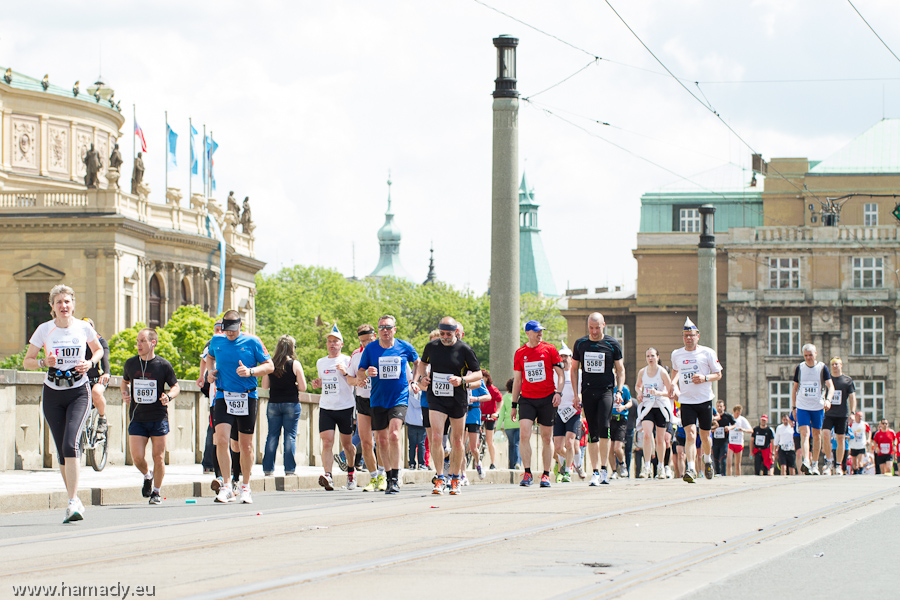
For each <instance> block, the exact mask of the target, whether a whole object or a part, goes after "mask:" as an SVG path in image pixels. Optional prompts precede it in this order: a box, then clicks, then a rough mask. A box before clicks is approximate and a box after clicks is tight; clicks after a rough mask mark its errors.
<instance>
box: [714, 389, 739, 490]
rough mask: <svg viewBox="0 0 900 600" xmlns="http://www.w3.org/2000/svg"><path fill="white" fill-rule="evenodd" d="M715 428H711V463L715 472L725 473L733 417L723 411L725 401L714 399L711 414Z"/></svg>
mask: <svg viewBox="0 0 900 600" xmlns="http://www.w3.org/2000/svg"><path fill="white" fill-rule="evenodd" d="M713 421H715V426H716V427H715V429H713V432H712V436H713V463H715V465H716V473H717V474H719V475H723V476H724V475H725V470H726V464H727V460H728V432H727V431H726V430H725V428H726V427H728V426H729V425H734V417H732V416H731V415H730V414H729V413H727V412H725V401H724V400H717V401H716V414H715V415H713Z"/></svg>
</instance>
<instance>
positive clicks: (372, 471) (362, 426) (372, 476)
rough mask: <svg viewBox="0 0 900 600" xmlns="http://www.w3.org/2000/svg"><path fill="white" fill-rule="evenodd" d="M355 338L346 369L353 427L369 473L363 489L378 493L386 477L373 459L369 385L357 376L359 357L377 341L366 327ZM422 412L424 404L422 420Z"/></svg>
mask: <svg viewBox="0 0 900 600" xmlns="http://www.w3.org/2000/svg"><path fill="white" fill-rule="evenodd" d="M356 335H357V337H358V338H359V348H357V349H356V350H354V351H353V353H352V354H351V355H350V369H349V370H348V376H347V381H348V382H349V383H350V384H351V385H353V386H355V388H354V393H355V394H356V428H357V429H358V430H359V445H360V446H361V447H362V455H363V460H364V462H365V464H366V469H367V470H368V471H369V483H368V484H367V485H366V487H364V488H363V491H364V492H374V491H375V490H378V491H379V492H383V491H385V490H386V489H387V477H386V476H385V474H384V467H383V465H382V464H381V457H377V458H376V456H375V438H374V436H373V433H372V407H371V405H370V404H369V402H370V400H369V398H370V396H371V394H372V382H371V380H370V379H369V378H368V377H367V376H366V375H365V374H363V375H362V377H360V376H359V375H358V372H359V361H360V359H361V358H362V353H363V350H365V349H366V346H368V345H369V344H371V343H372V342H374V341H375V340H376V339H377V338H376V335H375V328H374V327H372V326H371V325H368V324H367V325H360V326H359V327H357V328H356ZM425 412H426V411H425V410H424V405H423V410H422V413H423V417H424V414H425Z"/></svg>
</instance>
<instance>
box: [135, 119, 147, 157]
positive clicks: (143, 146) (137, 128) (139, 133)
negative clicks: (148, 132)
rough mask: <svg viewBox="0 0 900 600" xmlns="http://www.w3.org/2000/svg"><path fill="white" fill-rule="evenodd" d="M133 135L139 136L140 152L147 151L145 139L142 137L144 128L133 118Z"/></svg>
mask: <svg viewBox="0 0 900 600" xmlns="http://www.w3.org/2000/svg"><path fill="white" fill-rule="evenodd" d="M134 135H136V136H138V137H139V138H141V152H146V151H147V140H146V139H144V130H143V129H141V126H140V125H138V122H137V119H135V120H134Z"/></svg>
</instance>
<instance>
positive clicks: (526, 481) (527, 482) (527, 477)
mask: <svg viewBox="0 0 900 600" xmlns="http://www.w3.org/2000/svg"><path fill="white" fill-rule="evenodd" d="M532 483H534V477H532V475H531V473H525V474H524V475H522V481H520V482H519V485H520V486H522V487H531V484H532Z"/></svg>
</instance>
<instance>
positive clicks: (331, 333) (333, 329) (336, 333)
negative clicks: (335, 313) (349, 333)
mask: <svg viewBox="0 0 900 600" xmlns="http://www.w3.org/2000/svg"><path fill="white" fill-rule="evenodd" d="M328 335H329V336H331V337H336V338H337V339H339V340H341V341H342V342H343V341H344V336H342V335H341V332H340V331H339V330H338V328H337V323H335V324H334V325H332V327H331V331H329V332H328Z"/></svg>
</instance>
